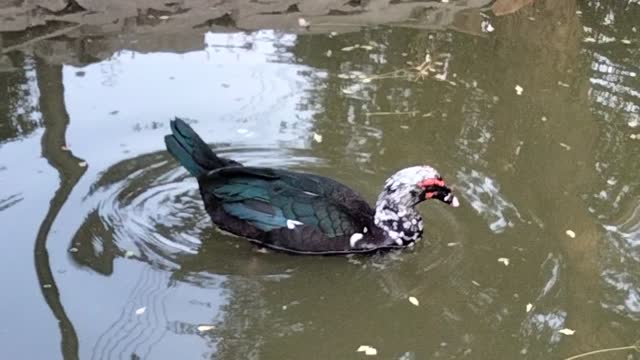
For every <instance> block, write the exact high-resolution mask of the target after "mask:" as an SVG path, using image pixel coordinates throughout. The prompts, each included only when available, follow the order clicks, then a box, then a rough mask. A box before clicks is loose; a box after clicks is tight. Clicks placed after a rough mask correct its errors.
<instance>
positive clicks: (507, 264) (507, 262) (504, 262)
mask: <svg viewBox="0 0 640 360" xmlns="http://www.w3.org/2000/svg"><path fill="white" fill-rule="evenodd" d="M498 262H501V263H503V264H504V266H509V258H506V257H501V258H498Z"/></svg>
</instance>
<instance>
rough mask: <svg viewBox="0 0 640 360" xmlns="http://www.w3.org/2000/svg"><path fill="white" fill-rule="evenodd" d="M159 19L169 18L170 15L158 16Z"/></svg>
mask: <svg viewBox="0 0 640 360" xmlns="http://www.w3.org/2000/svg"><path fill="white" fill-rule="evenodd" d="M158 19H160V20H169V16H167V15H162V16H158Z"/></svg>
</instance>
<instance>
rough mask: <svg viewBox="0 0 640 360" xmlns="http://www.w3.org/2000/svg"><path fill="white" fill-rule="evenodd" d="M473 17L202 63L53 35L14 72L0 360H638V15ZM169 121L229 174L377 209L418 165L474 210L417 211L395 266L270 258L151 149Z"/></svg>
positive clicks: (222, 50)
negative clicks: (331, 191) (271, 174)
mask: <svg viewBox="0 0 640 360" xmlns="http://www.w3.org/2000/svg"><path fill="white" fill-rule="evenodd" d="M452 2H453V1H452ZM485 10H486V9H485ZM485 10H483V11H482V14H481V13H480V12H479V13H478V14H481V15H482V16H479V17H478V19H477V20H478V24H477V25H478V26H479V29H481V30H480V31H476V32H469V31H462V30H461V29H460V28H457V29H453V28H452V27H442V28H440V29H420V28H412V27H407V26H391V25H389V26H376V27H364V28H362V29H361V30H359V31H347V32H341V31H339V30H340V28H339V26H336V29H335V30H336V31H337V33H331V32H328V31H327V32H324V33H314V34H311V33H310V34H305V33H304V32H302V33H299V34H292V33H291V34H287V33H283V32H280V31H271V30H261V31H256V32H231V33H215V32H207V31H203V33H202V34H200V35H197V34H196V35H194V36H195V38H196V40H197V41H196V44H197V46H196V48H193V49H188V46H186V45H185V44H184V41H183V40H180V39H181V38H180V37H177V40H176V41H173V42H172V41H165V42H163V43H162V44H161V46H157V47H156V48H155V50H154V51H145V50H135V41H130V42H127V39H126V38H125V39H122V40H121V47H120V48H119V49H118V50H117V51H113V52H112V53H103V54H102V55H103V56H102V57H100V56H97V55H95V54H96V53H97V52H99V51H97V50H96V49H106V48H107V47H106V45H104V44H103V43H100V41H101V38H100V37H99V36H96V35H93V37H92V36H87V37H86V38H81V39H80V40H78V39H75V40H70V39H68V38H65V37H64V36H63V37H61V38H56V37H54V38H49V39H46V40H43V41H48V42H49V45H50V49H53V52H51V51H50V52H48V53H47V52H43V51H30V50H29V49H27V48H20V49H19V50H20V51H11V52H8V53H7V55H6V57H5V58H6V59H8V60H9V61H10V62H11V66H12V67H13V68H12V69H9V70H6V71H3V72H0V84H1V85H0V92H1V93H0V95H1V96H0V109H2V111H0V186H1V187H0V189H1V190H0V228H2V229H3V236H2V240H1V241H0V250H1V251H0V264H1V265H0V284H1V285H0V286H1V287H2V294H3V295H2V307H1V309H0V315H1V318H2V320H3V321H2V324H0V349H1V350H0V354H1V355H2V356H1V357H2V358H6V359H58V358H65V359H76V358H81V359H177V358H180V359H200V358H211V359H303V358H312V359H355V358H362V357H365V355H364V354H362V353H356V349H357V348H358V347H359V346H360V345H369V346H372V347H374V348H376V349H377V353H378V356H377V357H378V358H383V359H402V360H409V359H464V358H467V359H514V358H521V359H562V358H566V357H569V356H571V355H575V354H577V353H580V352H586V351H590V350H595V349H599V348H609V347H617V346H626V345H631V344H633V343H634V342H635V341H637V340H638V339H640V332H639V329H640V290H639V288H640V177H639V176H638V174H640V77H639V76H638V74H639V73H640V66H639V64H640V63H639V59H640V36H639V33H638V31H640V23H638V21H637V19H639V18H640V5H639V4H638V3H637V2H633V1H631V2H627V1H611V2H597V1H581V2H579V3H575V2H573V1H566V2H558V3H556V2H553V1H547V2H544V1H538V2H535V3H534V4H530V5H526V6H524V7H522V8H521V9H519V10H518V11H515V12H512V13H510V14H506V15H504V16H494V15H493V13H492V12H490V11H485ZM3 35H5V41H6V42H5V43H8V42H7V41H8V40H7V39H11V37H12V36H15V34H14V33H7V34H3ZM175 38H176V37H174V39H175ZM198 39H199V40H198ZM70 41H76V42H77V41H81V42H82V44H84V45H85V47H83V48H82V49H84V50H82V51H87V52H90V50H91V43H92V42H95V43H97V45H95V46H94V48H93V53H91V55H86V56H83V55H82V54H80V55H78V56H77V58H76V60H69V59H70V55H69V56H68V53H66V52H60V53H56V52H55V49H56V46H57V45H60V44H66V43H67V42H70ZM158 41H160V40H158ZM51 44H53V45H51ZM102 46H104V48H103V47H102ZM185 47H187V49H185ZM132 49H133V50H132ZM104 51H107V50H104ZM77 59H80V60H77ZM175 116H179V117H182V118H185V119H187V120H188V121H189V122H190V123H191V124H192V126H193V127H194V128H195V129H196V130H197V131H198V132H199V133H200V134H201V135H202V136H203V138H204V139H205V140H206V141H207V142H208V143H210V144H211V145H212V146H213V147H215V148H216V151H217V152H218V153H219V154H221V155H223V156H225V157H229V158H233V159H235V160H238V161H241V162H243V163H244V164H247V165H260V166H273V167H281V168H289V169H296V170H302V171H309V172H315V173H319V174H322V175H327V176H331V177H333V178H336V179H338V180H341V181H343V182H345V183H346V184H349V185H350V186H352V187H353V188H355V189H357V190H358V191H359V192H360V193H362V194H363V195H364V196H365V197H366V198H367V199H368V200H370V201H371V202H373V201H374V199H375V198H376V196H377V194H378V192H379V191H380V190H381V186H382V184H383V182H384V180H385V179H386V178H387V177H388V176H389V175H390V174H392V173H393V172H395V171H396V170H398V169H400V168H403V167H407V166H411V165H416V164H430V165H432V166H434V167H436V168H437V169H438V170H439V171H440V173H441V174H442V175H443V176H444V178H445V179H446V180H447V181H448V182H449V183H450V184H451V185H452V186H453V188H454V189H455V191H456V192H457V195H458V197H459V199H460V201H461V203H462V205H461V206H460V207H459V208H457V209H453V208H450V207H447V206H443V204H441V203H425V204H423V205H421V206H420V210H421V212H422V213H423V214H424V217H425V219H426V233H425V239H424V241H422V242H420V243H419V244H418V245H417V246H416V247H415V248H413V249H409V250H406V251H400V252H396V253H390V254H386V255H376V256H371V257H300V256H291V255H286V254H281V253H275V252H266V253H265V252H262V251H258V250H257V249H256V248H255V247H254V246H252V245H250V244H249V243H248V242H247V241H244V240H242V239H239V238H235V237H232V236H230V235H227V234H223V233H221V232H218V231H217V230H216V229H215V228H214V226H213V225H212V223H211V221H210V220H209V218H208V216H207V214H206V213H205V211H204V208H203V205H202V203H201V200H200V196H199V194H198V190H197V184H196V181H195V179H193V178H190V177H189V176H188V174H187V172H186V170H185V169H183V168H181V167H179V166H178V165H177V163H176V162H175V161H174V160H173V159H172V158H171V157H170V156H169V155H168V154H167V152H166V151H165V148H164V143H163V136H164V135H165V134H166V133H168V132H169V128H168V121H169V120H170V119H172V118H173V117H175ZM574 234H575V236H574ZM409 297H415V298H416V299H417V300H418V301H419V304H418V306H415V305H414V304H412V303H411V302H410V301H409V300H408V298H409ZM529 304H530V305H529ZM203 325H204V326H208V327H207V328H206V329H205V328H203V327H201V326H203ZM203 329H205V330H206V331H203ZM563 329H570V330H574V331H575V333H574V334H573V335H566V333H567V332H569V333H570V331H568V330H564V331H562V330H563ZM607 356H609V357H607ZM594 358H598V359H603V358H607V359H608V358H610V359H640V354H639V353H636V352H634V351H632V350H627V351H620V352H612V353H608V354H602V355H599V357H594Z"/></svg>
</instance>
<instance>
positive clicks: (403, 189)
mask: <svg viewBox="0 0 640 360" xmlns="http://www.w3.org/2000/svg"><path fill="white" fill-rule="evenodd" d="M382 198H384V199H385V200H387V202H388V203H394V204H395V205H397V206H398V207H405V208H411V207H413V206H415V205H417V204H419V203H421V202H423V201H425V200H429V199H437V200H440V201H442V202H443V203H445V204H449V205H451V206H453V207H458V206H459V205H460V202H459V201H458V199H457V198H456V197H455V196H454V195H453V192H452V191H451V189H450V188H449V187H448V186H447V185H446V184H445V182H444V180H443V179H442V177H441V176H440V174H439V173H438V172H437V171H436V170H435V169H434V168H432V167H431V166H426V165H424V166H412V167H409V168H405V169H402V170H400V171H398V172H396V173H395V174H393V175H392V176H391V177H390V178H388V179H387V181H385V184H384V191H383V192H382V194H380V198H379V200H381V199H382Z"/></svg>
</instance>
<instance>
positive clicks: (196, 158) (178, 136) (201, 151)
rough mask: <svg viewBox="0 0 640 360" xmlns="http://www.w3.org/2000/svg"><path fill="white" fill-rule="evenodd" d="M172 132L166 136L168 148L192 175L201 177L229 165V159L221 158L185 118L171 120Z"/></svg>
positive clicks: (165, 141) (165, 140)
mask: <svg viewBox="0 0 640 360" xmlns="http://www.w3.org/2000/svg"><path fill="white" fill-rule="evenodd" d="M171 132H172V134H171V135H167V136H165V137H164V143H165V144H166V146H167V150H168V151H169V153H170V154H171V155H173V157H174V158H176V160H178V162H179V163H180V165H182V166H184V167H185V168H186V169H187V170H188V171H189V173H191V175H193V176H195V177H199V176H201V175H204V174H206V173H207V172H209V171H211V170H214V169H217V168H221V167H225V166H228V165H229V162H230V161H229V160H226V159H221V158H219V157H218V156H217V155H216V154H215V153H214V152H213V150H211V148H210V147H209V146H208V145H207V144H206V143H205V142H204V141H203V140H202V138H200V136H199V135H198V134H196V132H195V131H194V130H193V129H192V128H191V126H189V125H188V124H187V123H186V122H184V121H183V120H181V119H178V118H175V119H174V120H171Z"/></svg>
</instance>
